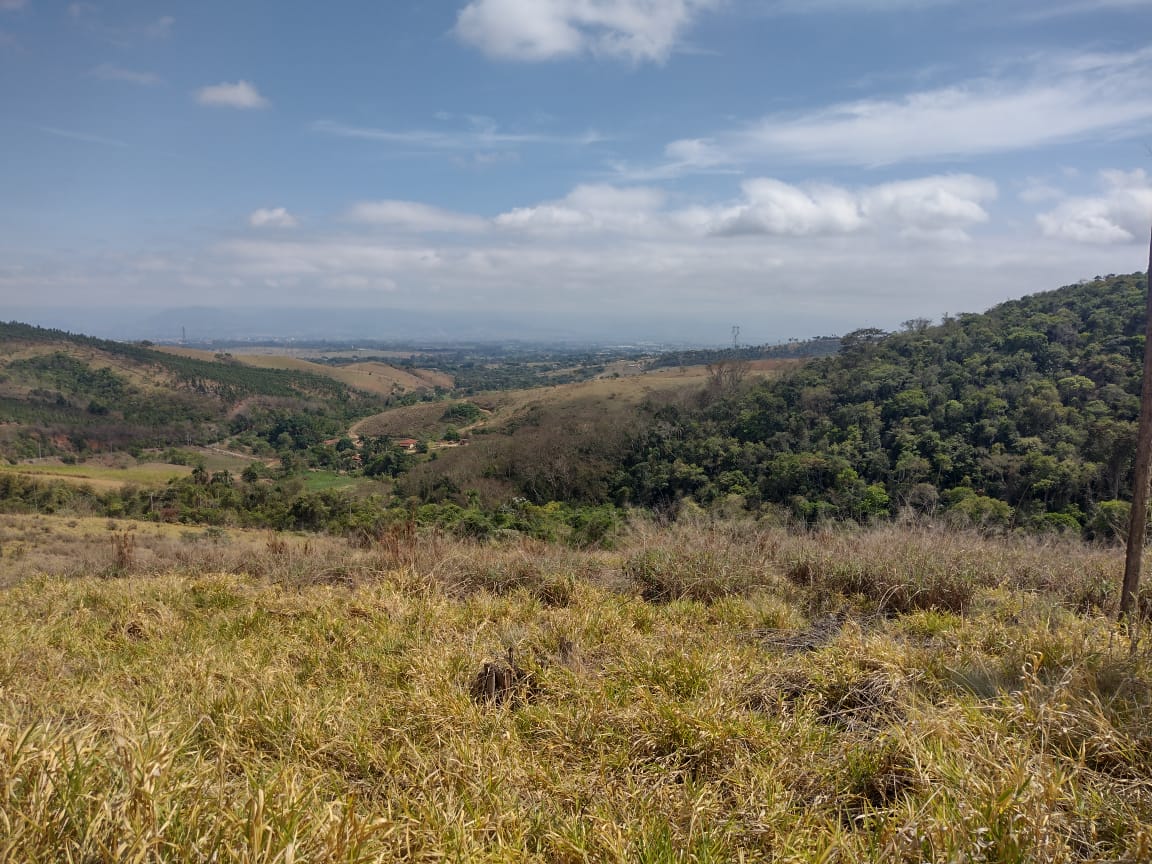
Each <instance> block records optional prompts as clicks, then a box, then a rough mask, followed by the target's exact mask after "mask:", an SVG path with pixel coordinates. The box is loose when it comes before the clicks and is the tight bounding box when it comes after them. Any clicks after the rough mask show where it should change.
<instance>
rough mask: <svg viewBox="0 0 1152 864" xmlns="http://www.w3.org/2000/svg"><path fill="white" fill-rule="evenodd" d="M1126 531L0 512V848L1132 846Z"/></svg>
mask: <svg viewBox="0 0 1152 864" xmlns="http://www.w3.org/2000/svg"><path fill="white" fill-rule="evenodd" d="M1120 558H1121V556H1120V554H1119V553H1118V552H1117V551H1116V550H1111V549H1093V548H1088V547H1084V546H1080V545H1077V544H1072V543H1069V542H1063V541H1050V542H1047V543H1045V542H1040V541H1037V540H1024V539H1016V538H1006V539H984V538H981V537H979V536H976V535H969V534H956V533H947V532H944V531H942V530H939V529H934V528H900V527H886V528H882V529H877V530H874V531H868V532H853V533H848V532H843V533H839V532H827V533H820V534H792V533H788V532H786V531H784V530H783V529H762V528H760V527H758V526H755V525H753V524H727V525H711V524H707V523H701V524H695V525H686V524H681V525H677V526H672V527H665V528H660V527H657V526H652V525H648V524H645V523H641V524H637V525H635V526H634V527H633V528H632V529H631V530H630V532H629V533H628V535H627V536H626V537H625V538H623V540H622V541H621V544H620V546H619V548H617V549H615V550H613V551H579V550H572V549H568V548H565V547H560V546H551V545H546V544H541V543H537V542H528V541H510V542H507V543H505V544H503V545H477V544H470V543H465V542H462V541H455V540H450V539H446V538H444V537H441V536H438V535H435V534H424V533H419V532H415V533H413V532H410V531H409V530H407V529H404V528H402V527H401V528H398V529H397V530H396V531H394V532H391V533H386V534H384V535H382V536H380V537H379V538H377V540H376V541H375V542H373V543H369V544H364V543H360V544H357V545H355V546H353V545H349V544H348V543H346V542H345V541H342V540H339V539H336V538H324V537H315V536H311V537H304V536H299V537H297V536H282V535H264V534H257V533H249V532H239V531H231V530H229V531H227V532H221V531H205V530H203V529H188V528H180V527H178V526H155V525H149V524H138V525H133V524H131V523H123V522H119V523H109V522H108V520H84V519H73V520H63V519H54V518H48V517H35V516H27V517H0V570H2V571H3V572H4V573H5V574H6V580H7V584H8V587H7V588H6V589H5V590H4V591H3V592H2V593H0V694H2V698H0V826H2V828H0V860H3V861H22V862H25V861H27V862H39V861H45V862H46V861H86V862H114V861H117V862H118V861H159V860H172V861H175V860H181V861H243V862H277V864H281V862H295V861H330V860H339V861H347V862H352V861H397V860H408V861H429V862H431V861H491V862H497V861H500V862H503V861H523V862H530V861H539V862H577V861H597V862H598V861H620V862H625V861H627V862H634V861H642V862H706V861H740V860H743V861H811V862H816V861H820V862H831V861H843V862H848V861H861V862H863V861H906V862H923V861H941V862H951V861H989V862H993V861H994V862H1033V861H1046V862H1064V861H1105V860H1107V861H1132V862H1137V861H1147V860H1150V858H1152V714H1150V713H1149V709H1150V708H1152V668H1150V662H1152V661H1150V658H1149V654H1148V642H1147V638H1148V637H1147V634H1145V636H1144V640H1143V641H1141V642H1139V643H1137V644H1136V645H1135V650H1133V645H1132V643H1131V642H1130V640H1129V639H1128V634H1127V632H1126V631H1125V630H1123V629H1121V628H1118V627H1117V626H1116V625H1115V624H1114V623H1113V621H1112V620H1111V619H1110V618H1109V617H1108V614H1109V613H1110V612H1112V611H1113V606H1114V603H1115V597H1116V591H1115V585H1116V582H1117V581H1118V580H1117V578H1116V577H1117V575H1118V573H1119V570H1120Z"/></svg>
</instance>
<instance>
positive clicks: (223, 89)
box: [196, 81, 268, 109]
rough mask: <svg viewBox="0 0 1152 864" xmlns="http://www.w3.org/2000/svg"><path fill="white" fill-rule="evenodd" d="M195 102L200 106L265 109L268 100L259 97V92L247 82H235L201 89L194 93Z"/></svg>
mask: <svg viewBox="0 0 1152 864" xmlns="http://www.w3.org/2000/svg"><path fill="white" fill-rule="evenodd" d="M196 101H197V102H199V103H200V104H201V105H213V106H220V107H225V108H241V109H246V108H266V107H268V100H267V99H265V98H264V97H263V96H261V95H260V91H259V90H257V89H256V87H255V86H254V85H253V84H252V83H251V82H248V81H236V82H235V83H232V84H229V83H224V84H213V85H212V86H210V87H201V88H200V89H199V90H197V91H196Z"/></svg>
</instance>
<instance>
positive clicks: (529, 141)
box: [312, 118, 608, 151]
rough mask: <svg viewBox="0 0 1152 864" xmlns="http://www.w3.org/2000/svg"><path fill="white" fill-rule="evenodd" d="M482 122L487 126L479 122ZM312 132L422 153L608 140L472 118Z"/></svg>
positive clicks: (324, 126)
mask: <svg viewBox="0 0 1152 864" xmlns="http://www.w3.org/2000/svg"><path fill="white" fill-rule="evenodd" d="M481 120H483V121H485V122H480V121H481ZM312 128H313V129H314V130H315V131H317V132H321V133H323V134H325V135H335V136H336V137H338V138H358V139H361V140H363V141H376V142H379V143H381V144H391V145H395V146H397V147H412V148H416V149H419V150H481V151H489V150H499V149H500V148H507V147H516V146H521V145H533V144H558V145H565V146H587V145H589V144H597V143H600V142H602V141H606V140H608V139H607V138H605V137H604V136H603V135H600V134H599V133H598V132H593V131H588V132H580V133H572V134H552V133H547V132H509V131H505V130H503V129H501V128H500V127H499V126H498V125H497V124H496V123H494V122H491V121H487V120H486V118H473V122H471V123H469V125H468V127H467V128H464V129H456V130H443V129H378V128H374V127H370V126H347V125H345V124H343V123H333V122H330V121H327V120H321V121H319V122H317V123H314V124H313V126H312Z"/></svg>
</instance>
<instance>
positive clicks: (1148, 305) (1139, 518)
mask: <svg viewBox="0 0 1152 864" xmlns="http://www.w3.org/2000/svg"><path fill="white" fill-rule="evenodd" d="M1145 295H1146V300H1145V312H1144V378H1143V380H1142V381H1141V383H1140V426H1139V428H1138V430H1137V432H1136V476H1135V478H1133V480H1132V514H1131V519H1130V521H1129V523H1128V550H1127V554H1125V556H1124V587H1123V588H1122V589H1121V590H1120V618H1121V619H1123V618H1125V617H1127V616H1128V615H1130V614H1131V613H1132V608H1133V607H1134V606H1135V605H1136V598H1137V595H1138V594H1139V593H1140V564H1141V560H1142V559H1143V556H1144V535H1145V533H1146V532H1147V530H1148V485H1149V481H1152V233H1150V234H1149V237H1148V280H1147V284H1146V285H1145Z"/></svg>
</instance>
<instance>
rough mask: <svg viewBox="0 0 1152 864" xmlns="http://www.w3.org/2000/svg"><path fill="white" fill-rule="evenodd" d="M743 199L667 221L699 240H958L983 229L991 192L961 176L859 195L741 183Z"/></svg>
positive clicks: (820, 187)
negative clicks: (873, 236) (860, 236)
mask: <svg viewBox="0 0 1152 864" xmlns="http://www.w3.org/2000/svg"><path fill="white" fill-rule="evenodd" d="M742 188H743V192H744V197H743V198H742V199H741V200H739V201H736V202H734V203H730V204H726V205H720V206H715V207H694V208H689V209H686V210H683V211H681V212H679V213H677V214H675V215H674V219H675V220H676V221H677V222H679V223H680V224H683V225H686V226H690V227H692V228H694V229H695V230H697V231H700V232H702V233H705V234H715V235H722V236H739V235H745V234H764V235H775V236H783V237H804V236H831V235H838V234H854V233H858V232H862V231H871V232H879V233H885V232H887V233H889V234H891V235H895V236H899V237H938V238H943V239H961V238H963V237H964V236H965V234H964V231H965V229H967V228H969V227H971V226H973V225H976V224H979V223H981V222H986V221H987V220H988V213H987V211H986V210H985V209H984V207H983V206H982V205H983V202H985V201H990V200H992V199H994V198H995V197H996V194H997V190H996V185H995V184H994V183H992V182H990V181H988V180H985V179H983V178H980V177H973V176H971V175H967V174H956V175H941V176H934V177H923V178H918V179H915V180H905V181H900V182H895V183H882V184H879V185H876V186H867V187H864V188H861V189H856V190H853V189H847V188H843V187H840V186H833V185H828V184H809V185H805V186H795V185H792V184H789V183H784V182H782V181H780V180H775V179H772V178H758V179H754V180H748V181H746V182H745V183H744V184H743V187H742Z"/></svg>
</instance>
